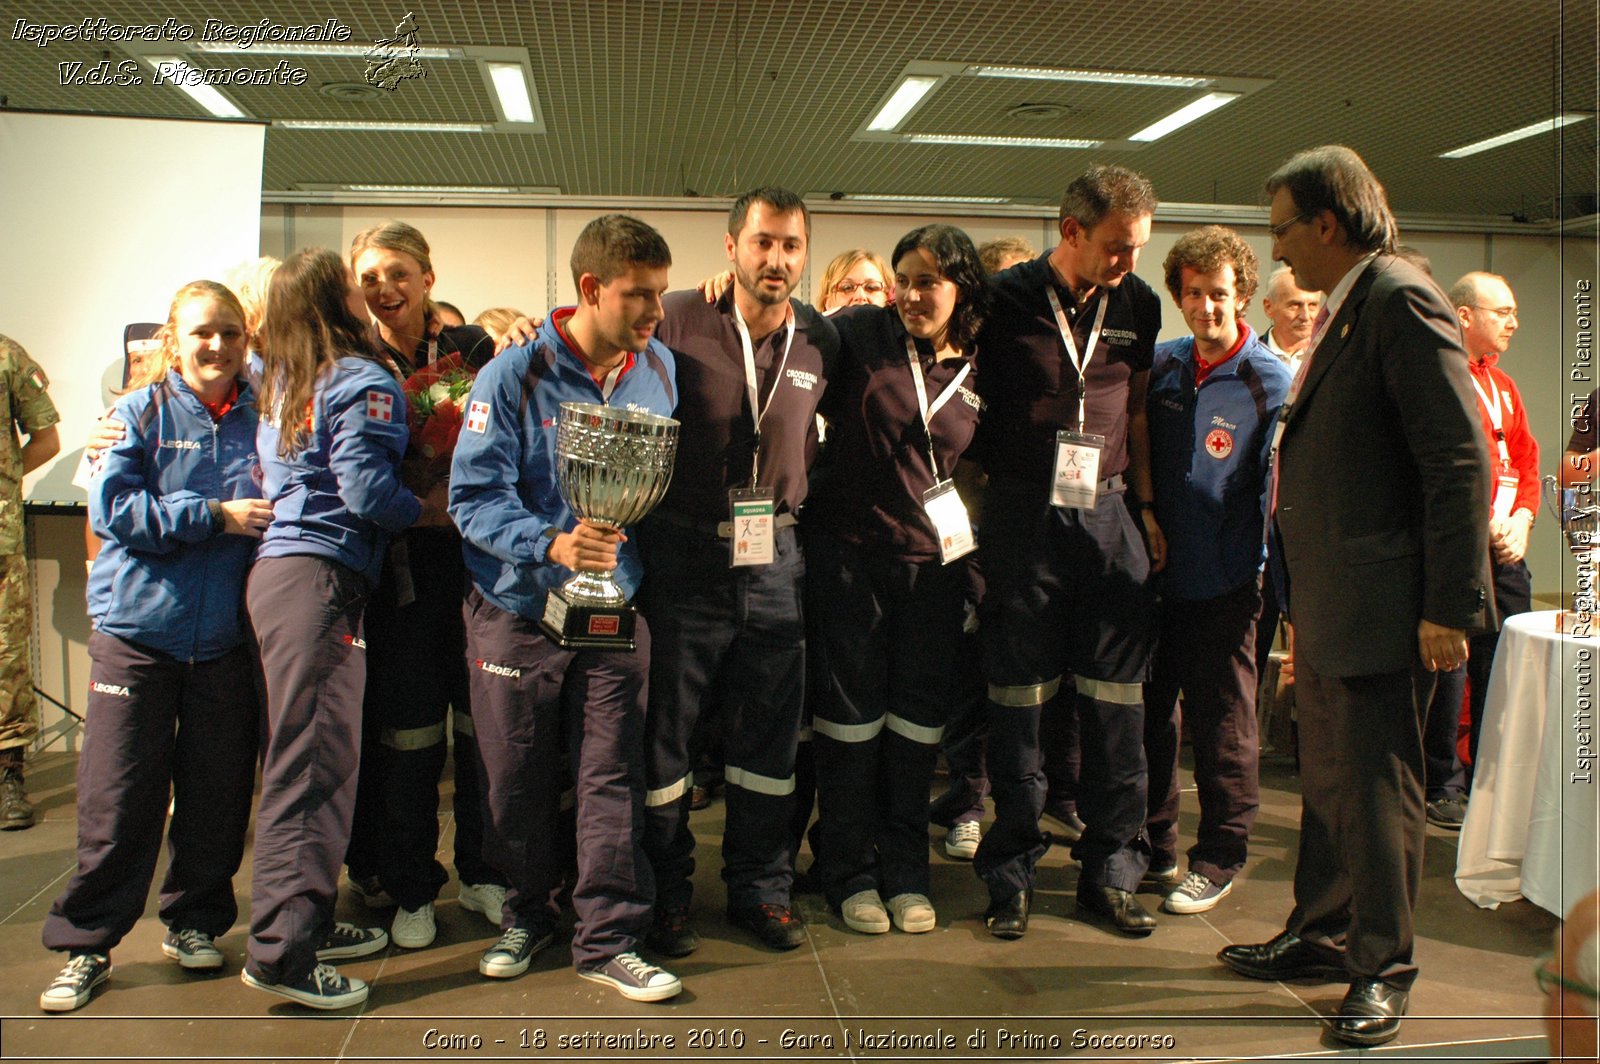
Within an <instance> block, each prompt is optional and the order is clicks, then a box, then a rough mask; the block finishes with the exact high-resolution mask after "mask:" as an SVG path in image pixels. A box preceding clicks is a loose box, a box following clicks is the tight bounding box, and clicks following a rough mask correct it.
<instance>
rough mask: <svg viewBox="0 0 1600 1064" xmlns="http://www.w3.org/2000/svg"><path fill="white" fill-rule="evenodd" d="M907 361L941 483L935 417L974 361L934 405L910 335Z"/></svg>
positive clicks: (930, 459) (935, 473)
mask: <svg viewBox="0 0 1600 1064" xmlns="http://www.w3.org/2000/svg"><path fill="white" fill-rule="evenodd" d="M906 361H907V362H908V363H910V365H911V379H912V381H913V382H914V383H915V386H916V387H915V391H916V393H917V411H918V413H920V414H921V415H922V432H923V435H925V436H927V437H928V466H929V468H931V469H932V470H933V482H934V483H935V484H937V483H939V459H938V458H936V457H935V456H934V453H933V417H934V415H935V414H937V413H938V412H939V411H940V410H942V409H944V404H946V403H948V402H949V401H950V398H951V397H952V396H953V395H955V394H956V390H957V389H958V388H960V387H961V382H962V381H964V380H966V379H967V374H968V373H971V372H972V363H970V362H968V363H967V364H965V365H964V366H962V367H961V372H959V373H957V374H956V376H955V379H954V380H952V381H951V382H950V383H949V384H947V385H945V386H944V391H942V392H940V393H939V397H938V398H937V399H935V400H934V401H933V405H932V406H929V405H928V388H927V385H925V384H924V383H923V381H922V359H920V358H918V357H917V345H916V344H915V343H913V342H912V340H911V337H909V336H907V337H906Z"/></svg>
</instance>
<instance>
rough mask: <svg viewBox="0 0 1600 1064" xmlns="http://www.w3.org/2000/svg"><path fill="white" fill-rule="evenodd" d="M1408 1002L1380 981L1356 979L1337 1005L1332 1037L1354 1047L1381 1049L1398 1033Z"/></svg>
mask: <svg viewBox="0 0 1600 1064" xmlns="http://www.w3.org/2000/svg"><path fill="white" fill-rule="evenodd" d="M1410 1002H1411V995H1410V994H1408V993H1406V992H1405V991H1404V990H1396V989H1395V988H1394V987H1392V986H1390V985H1389V984H1388V983H1385V982H1384V981H1383V980H1381V979H1357V980H1356V981H1355V982H1353V983H1351V984H1350V989H1349V990H1348V991H1346V993H1345V995H1344V1000H1343V1001H1341V1002H1339V1014H1338V1015H1337V1016H1335V1017H1334V1018H1333V1037H1335V1038H1337V1039H1338V1040H1339V1041H1341V1042H1349V1043H1350V1044H1351V1045H1353V1046H1381V1045H1383V1043H1385V1042H1387V1041H1390V1040H1391V1039H1393V1038H1394V1036H1395V1035H1397V1034H1399V1033H1400V1017H1402V1016H1404V1015H1405V1014H1406V1006H1407V1005H1408V1004H1410Z"/></svg>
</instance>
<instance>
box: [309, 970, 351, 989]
mask: <svg viewBox="0 0 1600 1064" xmlns="http://www.w3.org/2000/svg"><path fill="white" fill-rule="evenodd" d="M311 981H312V983H314V984H315V985H316V988H317V990H318V992H319V993H320V992H322V991H329V990H331V991H332V992H333V993H335V994H342V993H344V992H345V991H346V990H348V989H350V986H349V984H348V983H347V982H345V978H344V976H342V975H340V974H339V969H337V968H335V967H334V966H333V965H331V964H319V965H317V966H316V967H315V968H313V969H311Z"/></svg>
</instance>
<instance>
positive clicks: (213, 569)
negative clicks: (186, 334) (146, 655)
mask: <svg viewBox="0 0 1600 1064" xmlns="http://www.w3.org/2000/svg"><path fill="white" fill-rule="evenodd" d="M238 386H239V394H238V397H237V398H236V399H235V400H234V404H233V406H232V407H231V408H230V409H229V410H228V412H227V413H225V414H223V415H222V420H221V421H213V420H212V418H211V415H210V414H209V413H208V412H207V411H206V408H205V407H204V406H203V405H202V404H201V402H200V399H199V397H198V396H196V395H195V393H194V392H193V390H191V389H190V387H189V386H188V384H186V383H184V380H183V378H182V377H180V376H179V375H178V374H177V373H176V372H171V373H168V374H167V376H166V377H165V378H164V379H163V380H161V381H158V382H156V383H155V384H152V385H150V386H149V387H147V388H141V389H139V390H138V391H135V392H130V393H128V394H127V395H124V396H123V397H122V398H121V399H119V400H118V401H117V405H116V409H115V411H114V413H113V415H112V416H113V417H115V418H117V419H118V420H119V421H121V422H122V423H123V424H124V425H125V426H126V429H127V431H126V433H125V434H124V435H123V438H122V439H121V441H119V442H118V443H116V444H115V445H114V446H112V447H110V448H108V449H107V450H106V451H104V452H103V453H102V454H101V456H100V460H99V461H98V462H97V463H96V466H95V469H94V474H93V479H92V481H91V483H90V488H89V523H90V527H91V528H93V530H94V533H95V535H97V536H99V537H100V538H101V539H102V540H104V541H105V542H104V546H102V547H101V549H100V554H99V555H98V556H97V557H96V558H95V560H94V566H93V568H91V569H90V572H89V593H88V600H89V616H90V617H91V618H92V620H93V621H94V626H95V628H96V629H97V630H99V631H101V632H104V633H105V634H107V635H112V636H116V637H117V638H119V639H126V640H128V641H129V642H133V643H139V644H141V645H143V646H146V647H150V648H152V649H155V650H159V651H161V652H162V653H164V654H170V655H171V656H172V657H174V658H177V659H178V660H180V661H188V662H193V661H208V660H210V659H212V658H216V657H220V656H221V655H223V654H225V653H227V652H228V651H230V650H232V649H233V648H234V647H237V646H239V645H240V644H241V643H243V642H244V640H245V630H244V626H243V623H242V620H241V609H240V605H241V600H242V599H243V597H244V579H245V573H246V572H247V571H248V570H249V568H250V560H251V558H252V556H253V555H254V554H255V550H256V541H255V540H254V539H253V538H251V537H249V536H239V535H227V534H224V533H223V532H222V531H221V527H220V525H221V523H220V521H219V520H218V517H217V515H216V512H215V510H214V508H213V506H212V503H213V502H224V501H230V500H233V499H250V498H257V497H259V496H260V495H261V487H260V483H259V479H258V478H259V477H260V475H261V470H260V467H259V466H258V464H257V462H256V406H255V390H254V389H253V388H252V387H251V386H250V384H249V383H248V382H247V381H244V380H240V381H239V382H238Z"/></svg>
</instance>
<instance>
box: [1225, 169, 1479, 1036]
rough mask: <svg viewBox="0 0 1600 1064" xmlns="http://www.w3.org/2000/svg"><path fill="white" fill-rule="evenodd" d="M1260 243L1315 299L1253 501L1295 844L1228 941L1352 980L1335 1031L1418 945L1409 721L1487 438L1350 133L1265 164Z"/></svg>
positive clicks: (1458, 598)
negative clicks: (1280, 882)
mask: <svg viewBox="0 0 1600 1064" xmlns="http://www.w3.org/2000/svg"><path fill="white" fill-rule="evenodd" d="M1267 193H1268V195H1270V196H1271V197H1272V205H1271V208H1270V209H1271V219H1272V224H1271V227H1270V228H1271V232H1272V241H1273V243H1272V257H1273V258H1274V259H1276V260H1278V261H1280V262H1284V263H1287V264H1288V265H1289V266H1290V267H1292V268H1293V270H1294V275H1295V283H1296V284H1297V285H1298V286H1299V287H1301V288H1304V289H1306V290H1308V291H1323V292H1327V293H1328V305H1327V308H1326V310H1325V312H1324V314H1323V315H1320V316H1319V319H1320V320H1319V322H1318V325H1317V327H1316V328H1315V329H1314V330H1313V332H1312V336H1311V340H1310V343H1309V346H1308V349H1307V351H1306V355H1305V359H1304V361H1303V362H1302V364H1301V367H1300V371H1299V373H1297V374H1296V376H1295V378H1294V381H1293V383H1292V384H1291V386H1290V391H1289V397H1288V400H1287V402H1286V403H1285V405H1284V412H1283V415H1282V417H1281V419H1280V421H1279V428H1278V431H1277V435H1276V446H1275V448H1274V449H1275V451H1276V459H1275V464H1276V469H1275V470H1274V475H1273V483H1272V487H1271V489H1270V490H1269V499H1270V500H1271V502H1270V503H1269V505H1270V507H1271V512H1272V514H1273V521H1272V531H1273V533H1274V534H1275V535H1276V536H1277V537H1278V539H1279V541H1280V545H1281V547H1282V550H1281V551H1280V552H1279V553H1278V557H1279V559H1281V563H1282V566H1283V568H1284V570H1285V575H1284V582H1283V583H1282V584H1280V587H1282V588H1283V589H1284V590H1285V591H1286V594H1287V602H1286V604H1285V605H1286V609H1287V611H1288V614H1289V617H1290V620H1291V621H1292V622H1293V624H1294V625H1295V690H1296V692H1297V695H1296V697H1297V704H1298V707H1299V719H1300V749H1301V751H1302V756H1301V795H1302V801H1303V805H1304V808H1303V810H1302V814H1301V818H1300V850H1299V856H1298V860H1297V863H1296V867H1295V875H1294V901H1295V906H1294V911H1293V912H1291V913H1290V914H1289V918H1288V921H1287V926H1286V929H1285V930H1284V931H1283V932H1282V933H1280V934H1279V935H1277V936H1276V937H1275V938H1273V939H1271V940H1270V941H1268V942H1264V943H1259V944H1254V945H1235V946H1228V947H1226V948H1225V949H1223V950H1222V951H1221V953H1219V954H1218V959H1220V960H1221V961H1222V962H1223V963H1224V964H1226V965H1227V966H1228V967H1230V968H1232V969H1233V970H1234V971H1236V972H1238V973H1240V974H1241V975H1246V976H1249V977H1251V978H1255V979H1270V980H1284V979H1299V978H1314V979H1322V980H1324V981H1336V980H1342V981H1348V982H1349V990H1348V991H1346V993H1345V996H1344V1000H1343V1001H1342V1002H1340V1004H1339V1010H1338V1014H1337V1015H1336V1016H1335V1017H1334V1018H1333V1021H1332V1026H1331V1030H1332V1034H1333V1036H1334V1037H1336V1038H1338V1039H1340V1040H1341V1041H1344V1042H1348V1043H1350V1044H1353V1045H1358V1046H1371V1045H1379V1044H1382V1043H1384V1042H1387V1041H1389V1040H1390V1039H1392V1038H1394V1037H1395V1035H1397V1034H1398V1033H1399V1032H1400V1021H1401V1017H1402V1016H1404V1015H1405V1012H1406V1006H1407V1004H1408V1001H1409V992H1410V988H1411V985H1412V983H1413V982H1414V981H1415V979H1416V977H1417V966H1416V964H1415V963H1414V962H1413V960H1412V948H1413V938H1414V925H1413V918H1412V914H1413V912H1414V911H1415V909H1416V904H1417V898H1418V895H1419V894H1420V891H1421V887H1422V848H1423V838H1424V835H1425V824H1426V821H1425V820H1424V809H1423V788H1422V774H1423V758H1422V721H1423V715H1424V713H1425V711H1426V709H1427V705H1428V702H1429V699H1430V697H1431V696H1432V693H1433V681H1434V674H1435V673H1436V672H1437V671H1439V670H1449V669H1453V668H1455V667H1456V666H1457V665H1459V664H1460V663H1461V662H1463V661H1465V660H1466V658H1467V637H1468V635H1469V633H1471V632H1475V631H1478V630H1481V629H1482V628H1483V627H1484V624H1485V607H1486V606H1487V604H1488V576H1489V574H1488V563H1489V535H1488V531H1489V530H1488V527H1487V525H1486V523H1485V522H1484V520H1483V515H1484V513H1485V512H1486V511H1487V510H1488V509H1489V483H1490V473H1489V456H1488V452H1487V449H1486V448H1485V447H1484V443H1483V432H1482V430H1481V429H1480V428H1479V427H1478V419H1477V416H1476V413H1475V411H1474V409H1473V397H1472V384H1471V380H1470V377H1469V374H1468V372H1467V359H1466V353H1465V352H1464V351H1463V350H1462V347H1461V329H1460V326H1459V324H1458V323H1457V321H1456V316H1455V313H1454V311H1452V309H1451V308H1450V306H1449V305H1448V304H1447V303H1446V302H1445V299H1444V296H1443V293H1441V292H1440V291H1439V289H1438V287H1437V286H1436V285H1434V284H1433V282H1432V281H1431V280H1430V279H1429V278H1428V277H1427V275H1425V274H1424V273H1422V272H1421V271H1420V270H1418V269H1417V268H1416V267H1414V266H1412V265H1411V264H1410V263H1408V262H1405V261H1404V260H1402V259H1399V258H1397V257H1396V256H1395V254H1394V252H1395V245H1396V243H1397V240H1396V228H1395V223H1394V216H1393V215H1392V214H1391V213H1390V211H1389V203H1388V199H1387V197H1386V196H1385V194H1384V191H1383V186H1382V185H1381V184H1379V183H1378V179H1377V178H1376V177H1374V176H1373V174H1372V172H1371V171H1370V170H1368V169H1367V166H1366V164H1365V163H1364V162H1362V161H1361V158H1360V156H1358V155H1356V153H1355V152H1353V151H1351V150H1350V149H1349V148H1346V147H1343V146H1339V145H1330V146H1326V147H1321V148H1314V149H1312V150H1310V151H1304V152H1301V153H1299V154H1298V155H1295V156H1294V157H1293V158H1291V159H1290V160H1289V161H1288V162H1287V163H1285V164H1284V165H1283V166H1282V167H1280V168H1279V169H1278V170H1277V172H1275V173H1274V174H1273V175H1272V176H1271V177H1270V178H1269V179H1268V180H1267Z"/></svg>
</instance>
